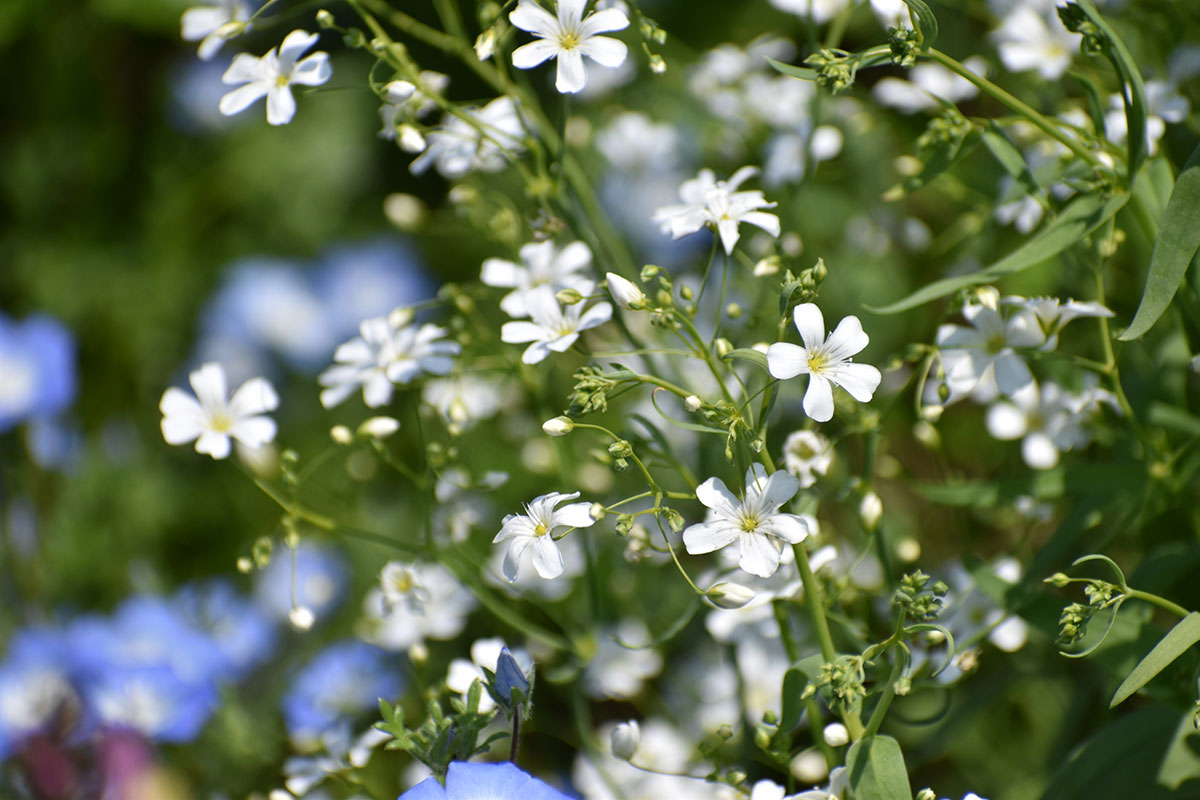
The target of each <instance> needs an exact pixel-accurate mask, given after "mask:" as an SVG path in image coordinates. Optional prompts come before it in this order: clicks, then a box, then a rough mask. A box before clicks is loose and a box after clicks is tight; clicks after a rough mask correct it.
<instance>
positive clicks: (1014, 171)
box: [982, 119, 1041, 197]
mask: <svg viewBox="0 0 1200 800" xmlns="http://www.w3.org/2000/svg"><path fill="white" fill-rule="evenodd" d="M982 136H983V144H984V146H985V147H987V149H988V151H989V152H990V153H991V154H992V156H993V157H994V158H995V159H996V161H998V162H999V163H1000V166H1002V167H1004V171H1005V172H1007V173H1008V174H1009V175H1011V176H1012V178H1013V180H1015V181H1016V182H1017V183H1019V184H1020V185H1021V186H1023V187H1024V188H1025V192H1026V193H1027V194H1030V195H1033V196H1034V197H1037V196H1038V195H1039V194H1040V193H1041V187H1040V186H1038V182H1037V178H1035V177H1034V176H1033V172H1032V171H1031V170H1030V169H1029V165H1028V164H1027V163H1025V156H1023V155H1021V151H1020V150H1018V149H1017V146H1016V145H1015V144H1013V143H1012V142H1011V141H1009V139H1008V136H1007V135H1005V133H1004V129H1003V128H1001V127H1000V126H999V125H997V124H996V120H994V119H993V120H989V121H988V126H987V128H986V129H985V130H984V131H983V134H982Z"/></svg>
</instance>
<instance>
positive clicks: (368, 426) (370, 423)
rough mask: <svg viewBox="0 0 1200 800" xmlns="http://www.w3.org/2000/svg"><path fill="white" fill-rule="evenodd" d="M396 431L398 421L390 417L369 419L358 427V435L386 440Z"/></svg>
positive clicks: (398, 425)
mask: <svg viewBox="0 0 1200 800" xmlns="http://www.w3.org/2000/svg"><path fill="white" fill-rule="evenodd" d="M398 430H400V421H399V420H396V419H393V418H392V417H371V418H370V419H369V420H367V421H366V422H364V423H363V424H361V425H359V426H358V435H359V436H372V437H374V438H376V439H386V438H387V437H389V436H391V435H392V434H393V433H395V432H396V431H398Z"/></svg>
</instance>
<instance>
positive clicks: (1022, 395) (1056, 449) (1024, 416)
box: [987, 381, 1120, 469]
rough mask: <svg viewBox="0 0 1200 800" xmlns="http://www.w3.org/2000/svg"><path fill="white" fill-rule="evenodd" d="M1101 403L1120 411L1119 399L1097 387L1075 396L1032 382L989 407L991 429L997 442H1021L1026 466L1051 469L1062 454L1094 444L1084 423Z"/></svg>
mask: <svg viewBox="0 0 1200 800" xmlns="http://www.w3.org/2000/svg"><path fill="white" fill-rule="evenodd" d="M1101 404H1108V405H1109V406H1111V407H1112V408H1113V409H1115V410H1117V411H1118V412H1119V410H1120V407H1119V406H1118V405H1117V399H1116V397H1115V396H1114V395H1113V394H1112V393H1111V392H1109V391H1107V390H1104V389H1100V388H1097V387H1096V386H1091V387H1088V388H1087V389H1085V391H1084V392H1083V393H1082V394H1078V395H1073V394H1069V393H1068V392H1067V391H1066V390H1065V389H1063V388H1062V387H1061V386H1059V385H1058V384H1055V383H1050V382H1047V383H1044V384H1042V386H1041V388H1040V390H1039V388H1038V385H1037V383H1036V382H1034V381H1030V382H1029V383H1028V384H1027V385H1025V386H1023V387H1022V388H1020V389H1019V390H1017V391H1016V392H1013V394H1012V397H1011V398H1009V399H1007V400H1000V401H998V402H996V403H994V404H993V405H992V406H991V407H989V408H988V413H987V429H988V433H990V434H991V435H992V436H994V437H996V438H997V439H1001V440H1012V439H1021V440H1022V442H1021V457H1022V458H1023V459H1024V460H1025V463H1026V464H1028V465H1029V466H1030V467H1032V468H1033V469H1050V468H1052V467H1054V466H1056V465H1057V464H1058V459H1059V453H1062V452H1066V451H1068V450H1072V449H1074V448H1076V447H1083V446H1084V445H1086V444H1087V443H1088V442H1089V441H1091V436H1090V435H1089V434H1088V432H1087V430H1086V429H1085V427H1084V424H1085V423H1086V422H1087V420H1088V418H1089V417H1090V416H1092V415H1093V414H1095V413H1097V411H1098V410H1099V408H1100V406H1101Z"/></svg>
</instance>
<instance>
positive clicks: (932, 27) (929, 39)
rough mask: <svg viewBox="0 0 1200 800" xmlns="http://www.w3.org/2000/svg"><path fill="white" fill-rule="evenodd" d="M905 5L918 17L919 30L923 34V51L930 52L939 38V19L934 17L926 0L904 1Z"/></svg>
mask: <svg viewBox="0 0 1200 800" xmlns="http://www.w3.org/2000/svg"><path fill="white" fill-rule="evenodd" d="M904 4H905V5H906V6H908V10H909V11H911V12H912V13H913V14H915V15H916V17H917V30H918V31H920V32H921V49H922V50H928V49H929V48H931V47H933V43H934V42H935V41H936V40H937V37H938V21H937V17H935V16H934V15H933V11H932V10H930V8H929V4H927V3H926V2H925V0H904Z"/></svg>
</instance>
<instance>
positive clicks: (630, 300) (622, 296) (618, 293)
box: [604, 272, 649, 311]
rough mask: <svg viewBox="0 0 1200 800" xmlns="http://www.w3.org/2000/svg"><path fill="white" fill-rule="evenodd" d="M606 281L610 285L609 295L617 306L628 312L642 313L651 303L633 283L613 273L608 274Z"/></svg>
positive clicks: (605, 277)
mask: <svg viewBox="0 0 1200 800" xmlns="http://www.w3.org/2000/svg"><path fill="white" fill-rule="evenodd" d="M604 280H605V282H607V283H608V293H609V294H611V295H612V298H613V300H615V301H616V302H617V305H619V306H620V307H621V308H623V309H625V310H626V311H641V310H642V309H644V308H645V307H646V304H647V303H648V302H649V299H648V298H647V297H646V293H645V292H643V291H642V290H641V289H639V288H638V287H637V285H636V284H634V283H633V281H630V280H626V279H625V278H622V277H621V276H620V275H617V274H615V273H612V272H609V273H608V274H606V275H605V276H604Z"/></svg>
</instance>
